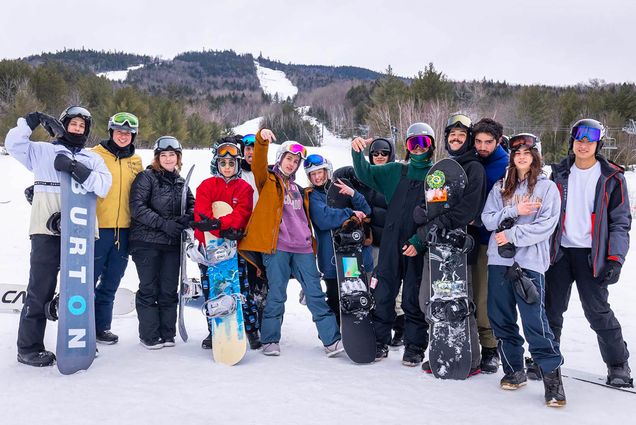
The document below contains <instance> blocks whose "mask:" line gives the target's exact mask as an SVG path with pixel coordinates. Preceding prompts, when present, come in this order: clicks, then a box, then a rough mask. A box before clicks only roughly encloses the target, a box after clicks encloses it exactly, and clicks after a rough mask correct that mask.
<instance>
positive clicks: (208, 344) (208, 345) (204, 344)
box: [201, 333, 212, 350]
mask: <svg viewBox="0 0 636 425" xmlns="http://www.w3.org/2000/svg"><path fill="white" fill-rule="evenodd" d="M201 348H203V349H204V350H211V349H212V334H211V333H209V334H208V336H206V337H205V338H204V339H203V341H201Z"/></svg>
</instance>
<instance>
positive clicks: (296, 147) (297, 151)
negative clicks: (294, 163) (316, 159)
mask: <svg viewBox="0 0 636 425" xmlns="http://www.w3.org/2000/svg"><path fill="white" fill-rule="evenodd" d="M285 152H289V153H293V154H294V155H300V157H301V158H303V159H304V158H307V149H305V147H304V146H303V145H301V144H300V143H292V144H291V145H288V146H287V147H286V148H285Z"/></svg>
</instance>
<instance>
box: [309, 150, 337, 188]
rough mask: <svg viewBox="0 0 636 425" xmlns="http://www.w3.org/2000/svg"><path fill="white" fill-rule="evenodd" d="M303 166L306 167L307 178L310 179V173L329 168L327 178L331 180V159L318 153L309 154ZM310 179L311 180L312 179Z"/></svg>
mask: <svg viewBox="0 0 636 425" xmlns="http://www.w3.org/2000/svg"><path fill="white" fill-rule="evenodd" d="M303 166H304V167H305V174H307V179H309V174H311V173H312V172H313V171H317V170H327V178H328V179H329V180H331V177H332V176H333V165H331V161H329V160H328V159H327V158H325V157H324V156H322V155H319V154H317V153H313V154H311V155H309V156H308V157H307V159H305V162H304V163H303ZM309 181H310V182H311V180H309Z"/></svg>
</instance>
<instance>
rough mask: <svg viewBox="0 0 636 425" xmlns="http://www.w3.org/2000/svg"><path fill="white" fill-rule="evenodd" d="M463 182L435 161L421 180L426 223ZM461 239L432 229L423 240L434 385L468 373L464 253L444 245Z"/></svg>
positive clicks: (459, 173)
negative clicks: (424, 191)
mask: <svg viewBox="0 0 636 425" xmlns="http://www.w3.org/2000/svg"><path fill="white" fill-rule="evenodd" d="M467 181H468V178H467V177H466V173H465V172H464V169H463V168H462V167H461V166H460V165H459V164H458V163H457V162H456V161H454V160H452V159H448V158H447V159H442V160H441V161H438V162H437V163H436V164H435V165H433V167H431V169H430V170H429V172H428V175H427V176H426V211H427V212H426V214H427V217H428V219H429V220H431V219H433V218H434V217H436V216H437V215H439V214H442V213H443V212H444V211H445V210H447V209H448V208H452V207H453V206H454V205H455V204H456V203H457V201H458V200H459V199H460V198H461V196H462V193H463V191H464V188H465V187H466V184H467ZM465 235H466V227H464V228H460V229H454V230H451V231H450V232H447V231H436V229H433V230H432V231H431V232H430V233H429V235H428V255H429V270H430V282H431V290H430V300H429V301H428V302H427V304H426V310H425V313H426V318H427V321H428V322H429V325H430V331H429V339H430V344H429V362H430V366H431V370H432V371H433V375H435V377H436V378H440V379H466V378H467V377H468V374H469V373H470V368H471V357H472V350H471V335H470V330H469V315H470V314H472V312H473V311H474V305H473V303H472V302H471V300H470V298H469V297H468V282H467V267H466V264H467V261H466V254H465V253H464V250H463V249H462V248H460V247H458V246H455V245H453V244H450V243H449V242H448V241H449V239H460V238H461V237H462V236H464V237H465Z"/></svg>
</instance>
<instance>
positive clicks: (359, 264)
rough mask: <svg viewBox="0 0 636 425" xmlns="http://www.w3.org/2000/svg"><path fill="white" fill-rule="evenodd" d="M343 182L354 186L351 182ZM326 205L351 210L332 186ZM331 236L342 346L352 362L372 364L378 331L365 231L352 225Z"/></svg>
mask: <svg viewBox="0 0 636 425" xmlns="http://www.w3.org/2000/svg"><path fill="white" fill-rule="evenodd" d="M343 182H344V183H345V184H347V185H348V186H349V187H351V185H350V184H349V182H348V181H346V180H343ZM327 205H328V206H330V207H331V208H351V206H352V205H351V197H350V196H346V195H341V194H340V193H339V189H338V187H337V186H335V185H333V184H332V185H331V187H330V188H329V190H328V191H327ZM351 224H352V223H351ZM331 236H332V240H333V246H334V259H335V264H336V271H337V279H338V288H339V291H338V294H339V297H340V333H341V334H342V344H343V346H344V349H345V352H346V353H347V355H348V356H349V358H350V359H351V360H352V361H353V362H355V363H372V362H374V361H375V332H374V329H373V320H372V317H371V309H372V308H373V304H374V303H373V298H372V296H371V293H370V292H369V282H368V279H367V272H366V270H365V268H364V262H363V258H362V248H363V242H364V231H363V229H362V227H356V226H353V225H351V226H350V227H348V228H341V229H335V230H333V231H332V232H331Z"/></svg>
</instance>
